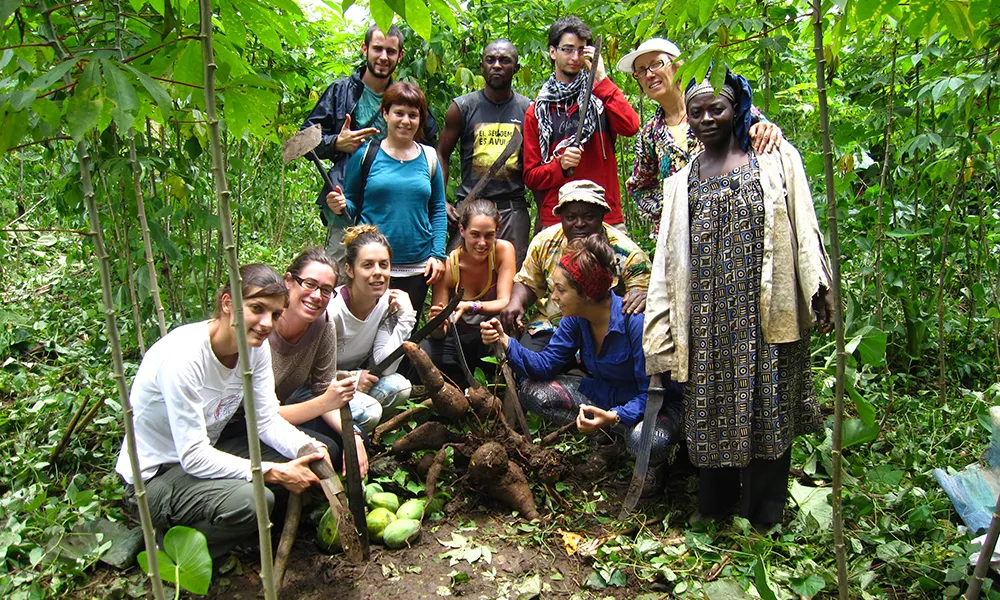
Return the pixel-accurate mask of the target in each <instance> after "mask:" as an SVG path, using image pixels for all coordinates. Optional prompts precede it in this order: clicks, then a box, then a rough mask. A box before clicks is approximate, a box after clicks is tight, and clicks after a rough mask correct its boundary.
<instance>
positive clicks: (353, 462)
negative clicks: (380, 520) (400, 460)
mask: <svg viewBox="0 0 1000 600" xmlns="http://www.w3.org/2000/svg"><path fill="white" fill-rule="evenodd" d="M364 375H365V372H364V371H361V373H359V374H358V380H359V381H360V380H361V379H362V378H363V377H364ZM348 376H349V374H348V373H346V372H343V371H342V372H340V373H337V379H343V378H344V377H348ZM340 435H341V437H342V438H343V461H344V471H345V472H346V473H347V500H348V504H349V505H350V508H351V514H352V515H354V526H355V527H356V528H357V530H358V539H359V540H360V542H361V554H362V556H363V557H364V559H366V560H367V559H368V555H369V554H368V520H367V518H366V517H365V491H364V489H363V487H362V485H361V467H360V466H358V447H357V445H356V442H355V441H354V417H353V415H351V405H350V403H347V404H345V405H343V406H341V407H340ZM323 491H324V492H326V488H325V487H324V489H323ZM341 539H343V537H341Z"/></svg>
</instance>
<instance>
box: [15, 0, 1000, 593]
mask: <svg viewBox="0 0 1000 600" xmlns="http://www.w3.org/2000/svg"><path fill="white" fill-rule="evenodd" d="M351 4H352V2H351V0H345V2H344V4H343V5H338V4H336V3H323V2H313V3H309V4H302V5H300V4H297V3H296V2H295V1H294V0H224V1H222V2H218V3H216V4H215V6H214V24H215V34H214V36H215V52H216V57H215V59H216V62H217V64H218V71H217V76H216V84H217V85H216V89H217V94H218V99H219V102H220V107H221V117H222V125H223V141H224V144H225V160H226V162H227V177H228V180H229V185H230V188H231V190H232V201H233V227H234V228H235V231H236V239H237V244H238V250H239V258H240V261H241V262H244V263H245V262H265V263H268V264H271V265H273V266H275V267H276V268H279V269H280V268H281V267H283V266H284V265H286V264H287V263H288V261H289V259H290V258H291V257H292V256H293V255H294V254H295V253H296V252H298V250H300V249H301V248H302V247H303V246H305V245H308V244H312V243H321V242H322V240H323V238H324V230H323V228H322V226H321V224H320V222H319V218H318V211H317V208H316V206H315V204H314V199H315V195H316V192H317V190H318V189H319V187H320V186H319V181H318V177H317V173H316V172H315V169H314V168H313V167H312V166H311V165H309V164H308V163H306V162H299V163H292V164H290V165H288V166H285V165H283V164H282V162H281V156H280V149H281V142H282V141H283V140H285V139H287V138H288V137H290V136H291V135H293V134H294V133H295V132H296V131H297V130H298V127H299V126H300V124H301V122H302V120H303V119H304V117H305V115H306V114H307V113H308V111H309V110H310V109H311V108H312V106H313V104H314V103H315V101H316V99H317V97H318V94H319V93H321V92H322V90H323V89H325V87H326V86H327V85H328V84H329V83H330V82H331V81H332V80H333V79H335V78H337V77H340V76H343V75H346V74H348V73H349V72H350V71H351V70H352V69H354V68H356V67H357V66H358V65H359V64H360V57H361V55H360V49H359V48H360V43H361V39H362V35H363V31H364V27H365V24H364V23H353V22H348V21H345V19H344V17H343V11H344V10H346V9H347V8H348V7H349V6H350V5H351ZM363 8H366V9H367V11H368V12H367V14H370V15H372V17H373V18H374V20H375V21H376V22H378V23H380V24H382V25H383V27H385V25H386V24H387V23H388V22H389V20H390V19H392V18H393V16H394V14H395V15H398V17H401V18H400V22H401V23H402V26H403V29H404V31H405V32H406V33H407V36H408V37H407V41H406V47H405V49H406V56H405V58H404V59H403V61H402V62H401V64H400V66H399V68H398V69H397V71H396V76H397V77H398V78H402V79H409V80H413V81H416V82H418V83H419V84H420V86H421V87H422V88H423V89H424V90H425V92H426V93H427V96H428V101H429V103H430V108H431V111H432V112H433V113H434V115H435V116H436V117H437V118H438V119H439V121H440V120H442V119H443V116H444V112H445V109H446V108H447V106H448V103H449V102H450V101H451V99H452V98H454V97H455V96H458V95H460V94H462V93H466V92H469V91H472V90H474V89H478V88H479V87H481V84H482V80H481V78H480V77H479V68H478V63H479V57H480V53H481V51H482V48H483V46H484V44H485V43H486V42H488V41H489V40H491V39H494V38H496V37H506V38H508V39H510V40H512V41H513V42H514V44H515V45H516V46H517V48H518V50H519V51H520V54H521V64H522V67H521V70H520V72H519V73H518V74H517V76H516V78H515V89H517V90H518V91H520V92H521V93H523V94H525V95H527V96H529V97H533V96H534V94H535V93H536V92H537V90H538V89H539V87H540V85H541V84H542V82H543V81H544V80H545V79H546V78H547V77H548V75H549V73H550V66H549V61H548V58H547V53H546V41H545V31H546V29H545V28H546V27H547V26H548V24H549V23H551V22H552V21H553V20H555V19H556V18H558V17H559V16H563V15H567V14H578V15H580V16H581V17H582V18H583V19H584V20H585V21H586V22H588V23H589V24H590V25H591V26H592V28H593V29H594V32H595V33H601V34H603V35H604V52H603V56H604V57H605V60H606V61H607V64H608V66H609V71H610V74H611V76H612V77H613V78H614V80H615V81H616V83H618V85H619V86H620V87H622V88H623V89H624V90H625V92H626V94H627V95H628V97H629V99H630V100H631V101H632V104H633V106H635V107H636V108H637V110H638V112H639V113H640V117H641V118H642V120H643V122H645V121H646V120H648V119H649V118H650V116H651V115H652V113H653V110H654V109H655V106H653V105H651V103H650V102H649V101H648V100H647V99H644V98H643V97H642V95H641V93H639V90H638V88H637V87H636V85H635V82H634V81H633V80H632V79H631V78H630V77H628V76H627V75H624V74H620V73H617V72H613V71H611V67H612V66H613V65H614V63H615V61H616V60H617V59H618V58H619V57H620V56H621V55H623V54H624V53H626V52H627V51H629V50H630V49H632V48H633V47H634V46H635V45H636V44H637V43H638V42H640V41H642V40H643V39H645V38H647V37H650V36H652V35H660V36H664V37H669V38H671V39H673V40H674V41H676V42H678V43H679V44H680V45H681V47H682V48H685V49H686V50H687V51H686V53H685V57H684V58H685V59H686V63H687V66H686V69H687V70H686V72H685V76H691V75H697V76H700V75H702V74H703V73H704V72H705V71H706V70H707V68H708V65H709V63H710V62H711V61H713V60H714V61H715V62H716V63H717V64H723V63H725V64H727V65H729V66H730V67H731V68H732V69H733V70H734V71H737V72H739V73H741V74H743V75H746V76H747V77H748V78H749V79H750V81H751V83H752V84H753V87H754V90H755V103H756V104H757V106H758V107H760V108H761V110H763V111H764V113H765V114H766V115H768V117H769V118H770V120H772V121H774V122H776V123H778V124H779V125H780V126H781V128H782V130H783V131H784V133H785V135H786V137H787V138H788V139H789V140H790V141H791V142H792V143H793V144H795V145H796V146H797V147H798V149H799V150H800V152H801V153H802V155H803V158H804V160H805V163H806V168H807V171H808V173H809V175H810V179H811V181H812V183H813V189H814V197H815V199H816V209H817V213H818V215H819V216H820V223H821V226H822V227H824V228H827V227H829V224H828V222H827V220H826V219H825V218H824V215H826V214H827V204H826V200H825V196H824V194H823V191H824V188H823V177H822V175H823V156H822V150H821V138H820V128H819V113H818V105H817V85H816V80H815V62H814V56H813V49H812V44H813V30H812V22H811V16H812V14H813V13H812V7H811V6H810V5H809V4H807V3H805V2H800V1H785V0H773V1H760V0H755V1H753V2H738V1H736V0H691V1H680V0H629V1H621V0H611V1H606V2H599V3H584V2H579V1H555V2H528V3H524V2H513V1H511V0H491V1H486V0H482V1H478V0H472V1H471V2H469V3H467V4H461V5H460V4H459V3H456V2H454V0H427V1H426V2H424V0H369V1H368V2H367V3H365V6H364V7H363ZM822 12H823V19H824V28H825V31H826V36H825V38H824V43H823V44H824V47H823V53H824V55H825V58H826V61H827V77H826V84H827V93H828V94H829V100H830V118H831V134H832V142H833V149H834V159H835V165H836V172H835V175H836V176H835V189H836V197H837V202H838V205H837V213H836V214H837V221H838V222H839V234H840V240H841V246H842V248H841V249H842V253H841V257H840V258H841V264H842V271H843V281H844V296H845V311H844V319H845V328H846V335H847V340H848V345H847V350H848V352H849V355H848V368H847V392H848V396H849V400H848V417H849V419H848V420H847V422H846V423H845V435H844V444H845V446H846V447H847V448H848V449H847V451H846V453H845V468H846V475H845V484H846V489H845V492H844V512H845V519H846V528H847V541H848V545H847V552H848V567H849V572H850V574H851V586H852V595H858V596H866V597H887V596H893V597H904V596H905V597H913V596H926V597H942V596H944V597H952V596H955V595H957V594H958V593H959V591H960V589H961V588H962V587H964V586H963V583H962V581H963V579H964V578H965V577H966V572H967V571H966V567H967V563H968V558H967V557H968V554H969V551H970V544H969V541H970V538H971V536H970V535H969V534H968V532H966V531H965V530H964V528H962V527H959V526H958V524H959V523H960V521H959V520H958V518H957V516H956V515H955V513H954V511H953V510H952V508H951V506H950V504H949V503H948V501H947V498H946V497H945V496H944V494H943V493H942V492H941V490H940V489H939V488H938V486H937V485H936V483H935V482H934V480H933V478H932V476H931V470H932V469H934V468H943V469H961V468H963V467H964V466H966V465H967V464H969V463H971V462H975V461H976V460H977V459H978V458H979V456H980V454H981V452H982V450H983V448H984V447H985V445H986V443H987V442H988V440H989V429H988V425H987V421H988V418H987V417H986V410H987V408H988V407H989V406H991V405H993V404H996V403H997V396H998V394H1000V387H998V384H997V373H998V367H1000V267H998V260H997V256H998V254H997V249H998V244H1000V213H998V204H997V203H996V202H995V201H994V198H995V196H996V193H997V190H998V187H1000V154H998V151H997V145H998V144H1000V126H998V121H1000V117H998V114H997V113H998V110H997V106H998V102H1000V99H998V98H997V95H998V80H997V76H998V73H1000V49H998V48H1000V43H998V42H1000V39H998V38H1000V29H998V25H1000V0H964V1H963V0H912V1H911V2H909V3H899V2H896V1H895V0H863V1H857V0H837V1H836V2H824V3H822ZM0 27H2V32H0V153H2V154H3V159H2V162H0V189H2V191H0V457H2V460H0V524H2V525H0V596H2V597H4V598H37V597H45V596H52V597H57V596H63V595H65V594H67V593H69V592H70V591H71V590H74V589H77V588H80V587H81V586H85V585H86V583H87V581H88V579H89V578H90V576H91V574H92V572H93V571H92V570H91V569H90V566H91V565H92V564H93V562H94V557H96V555H97V553H98V551H99V548H96V547H95V548H85V549H84V551H83V552H82V553H81V555H80V557H79V558H78V559H77V560H70V561H65V560H51V559H50V558H47V557H48V555H50V554H51V550H52V548H53V547H54V546H53V540H56V544H58V543H59V541H60V540H62V539H64V538H65V537H66V532H68V531H70V530H72V529H73V528H74V527H76V526H77V525H79V524H80V523H82V522H86V521H92V520H94V519H96V518H98V517H102V516H110V517H112V518H120V517H121V502H120V499H121V493H122V490H121V485H120V481H119V480H118V478H117V477H116V476H114V474H113V470H112V464H113V460H114V459H115V457H116V455H117V452H118V448H119V445H120V442H121V436H122V427H121V417H122V413H121V411H122V407H121V405H120V403H119V402H118V400H117V393H116V388H115V382H114V380H113V378H112V371H111V365H110V363H111V361H110V354H109V346H108V336H107V332H106V330H105V327H104V313H103V309H102V307H101V299H100V285H99V281H98V273H97V266H96V261H95V254H94V245H93V243H92V236H90V235H89V224H88V219H89V218H90V216H91V215H89V214H88V213H87V211H86V209H85V200H86V198H85V194H84V187H83V185H82V183H81V169H80V164H81V161H80V154H79V153H78V151H77V150H78V148H85V149H86V150H87V152H88V153H89V160H90V161H91V162H90V170H89V172H90V173H91V175H92V178H93V187H94V193H95V199H96V203H97V206H98V207H99V218H100V223H102V228H103V234H104V238H105V243H106V246H107V248H108V252H109V254H110V257H111V265H112V269H113V270H112V274H111V275H112V284H113V292H114V293H113V301H114V305H115V307H116V309H117V313H118V316H119V320H118V324H119V326H120V332H121V336H122V340H123V343H124V345H125V347H124V351H125V357H126V375H127V376H128V377H129V379H131V376H132V375H133V374H134V371H135V368H136V367H137V366H138V362H139V360H140V358H141V355H142V353H143V352H144V351H145V349H146V348H148V347H149V345H151V344H152V343H153V342H154V341H155V340H156V339H158V338H159V337H160V336H161V335H162V334H163V332H164V331H165V330H168V329H170V328H172V327H174V326H177V325H179V324H181V323H185V322H190V321H194V320H199V319H202V318H204V317H205V316H206V315H207V314H208V312H209V311H210V309H211V302H212V297H213V293H214V291H215V290H216V289H217V286H218V285H219V284H220V283H221V281H222V280H223V278H224V277H225V270H224V267H223V258H222V251H221V238H220V221H219V217H218V210H217V206H216V200H215V198H216V196H215V194H214V192H213V184H212V179H211V175H210V172H209V169H210V164H211V159H210V156H209V152H208V151H207V148H208V137H209V133H208V127H207V123H206V115H205V101H204V96H203V90H202V84H203V77H204V76H203V64H202V46H201V42H200V39H199V37H198V27H199V19H198V3H197V2H194V1H193V0H149V1H147V0H117V1H114V0H108V1H104V2H93V1H88V0H83V1H68V2H65V3H57V2H54V1H46V0H36V1H35V2H25V1H23V0H0ZM56 48H58V51H56ZM632 144H633V140H632V139H619V140H618V145H617V152H618V162H619V166H620V170H621V177H620V178H621V181H622V182H624V180H625V179H626V178H627V176H628V173H629V172H630V170H631V165H632ZM455 158H456V160H457V153H456V157H455ZM454 172H458V170H457V169H455V170H454ZM454 186H455V181H454V178H453V181H452V182H451V189H452V190H453V189H454ZM624 203H625V204H626V209H629V208H631V207H630V206H629V203H628V201H627V200H626V201H625V202H624ZM627 220H628V224H629V226H630V228H631V230H632V237H633V239H636V240H640V241H642V243H644V244H646V247H647V248H649V247H650V241H649V240H648V230H649V227H648V224H646V223H643V222H642V221H641V219H640V217H639V216H638V215H637V214H636V213H635V212H634V210H630V211H628V214H627ZM144 222H145V223H144ZM144 230H148V238H147V239H144V235H143V234H144V233H145V231H144ZM144 242H145V243H144ZM814 355H815V358H816V362H815V364H816V372H817V375H818V376H819V377H818V378H817V383H818V387H819V389H820V393H821V396H822V397H823V398H825V399H826V401H827V404H829V400H830V398H831V397H832V395H833V375H834V369H833V359H834V349H833V343H832V337H829V336H816V337H815V338H814ZM830 449H831V437H830V430H829V428H828V429H827V431H826V432H825V434H818V435H813V436H809V437H808V438H805V439H803V440H802V442H801V443H800V444H799V445H798V446H797V447H796V450H795V457H794V461H793V464H794V465H796V466H797V467H799V468H801V469H802V472H803V473H802V476H803V477H804V478H806V479H809V480H811V481H812V485H819V486H820V487H819V488H807V489H809V490H814V489H819V490H827V491H828V487H826V486H825V483H826V482H828V481H829V479H830V473H831V467H830V456H831V453H830ZM798 485H799V484H798V483H794V484H793V490H792V491H793V496H795V497H796V500H797V501H798V504H799V506H800V507H802V509H801V511H800V514H799V517H797V518H796V523H795V524H794V525H793V526H790V527H788V529H787V531H786V532H785V533H783V534H782V535H781V536H780V537H779V538H777V539H774V540H762V539H761V538H759V537H757V538H754V539H753V540H752V541H751V540H750V538H745V539H744V538H739V539H743V542H742V543H743V546H741V547H742V548H743V550H744V551H743V552H742V553H739V555H738V557H737V558H736V559H734V561H733V562H732V563H731V565H730V566H729V567H727V569H729V571H730V572H732V574H733V575H735V576H737V578H738V579H739V580H740V581H744V582H746V585H747V586H750V585H754V586H756V588H757V589H758V593H760V595H761V597H767V595H766V594H765V593H764V592H761V590H762V589H768V588H773V589H774V590H775V592H774V593H776V594H777V596H778V597H787V596H788V595H789V594H791V593H792V592H794V593H796V594H800V595H805V596H811V595H813V594H816V593H821V594H822V593H830V591H831V590H833V589H835V587H836V584H835V582H836V577H835V570H834V566H833V553H832V551H831V550H830V548H831V534H830V531H829V523H830V520H829V519H830V515H829V505H828V503H827V499H826V493H823V494H819V495H809V494H810V493H807V492H802V491H801V490H799V495H798V496H796V487H795V486H798ZM802 487H804V486H802ZM733 535H736V536H737V537H738V536H739V534H738V533H736V534H733ZM654 539H655V538H654ZM689 542H690V543H689V546H690V550H691V552H692V553H693V554H692V555H693V556H696V557H697V560H698V561H702V560H706V561H707V560H709V559H710V557H711V556H712V553H713V552H715V553H716V556H717V552H718V550H719V549H718V547H717V546H715V545H713V544H720V543H721V542H719V540H715V541H714V542H713V541H712V540H708V541H705V540H702V541H701V543H700V544H699V543H698V540H694V542H691V541H690V540H689ZM632 549H633V550H634V551H635V552H637V553H638V554H637V557H634V558H633V560H638V561H639V562H642V563H643V564H644V565H645V567H644V568H645V570H639V571H637V572H638V573H639V574H640V578H642V577H647V578H650V579H652V578H654V577H659V578H661V579H662V578H664V577H665V578H666V579H667V580H669V581H674V580H676V578H677V573H681V572H683V571H684V569H682V568H681V567H682V566H683V565H685V564H687V565H688V566H690V560H691V558H690V556H688V557H671V554H670V553H669V552H666V550H664V549H662V548H660V549H659V550H658V549H657V548H655V547H652V546H650V545H649V544H646V546H645V547H644V549H642V550H641V551H640V550H637V549H636V548H635V547H634V545H633V547H632ZM661 551H662V552H661ZM655 557H660V558H662V560H659V561H657V560H656V558H655ZM602 560H604V561H605V563H606V566H607V565H610V569H611V570H606V571H604V573H605V574H611V575H613V570H614V568H617V567H616V564H614V563H613V560H612V558H611V557H609V556H603V557H602ZM671 575H673V576H674V578H673V579H671ZM761 578H763V579H761ZM605 579H607V580H609V581H605V583H609V582H610V583H612V584H613V581H610V580H611V579H612V577H611V576H609V577H606V578H605ZM116 589H117V588H116ZM699 590H700V588H699V587H698V585H697V584H696V583H695V584H691V585H685V586H684V589H678V588H677V587H675V588H674V593H675V594H677V595H680V596H684V595H685V594H694V595H697V594H698V593H699ZM119 591H120V590H119ZM768 591H769V590H768ZM94 593H95V594H96V595H98V596H101V595H102V593H100V592H94Z"/></svg>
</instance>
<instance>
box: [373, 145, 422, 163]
mask: <svg viewBox="0 0 1000 600" xmlns="http://www.w3.org/2000/svg"><path fill="white" fill-rule="evenodd" d="M383 144H385V142H383ZM414 148H417V149H419V148H420V146H418V145H417V143H416V142H410V145H409V146H408V147H406V148H404V149H399V148H394V147H392V146H389V145H388V144H385V145H383V146H382V149H383V150H385V153H386V154H388V155H389V156H391V157H392V158H393V159H395V160H398V161H399V164H403V163H404V162H406V161H407V160H412V159H414V158H416V155H415V154H414V155H413V156H410V154H412V153H413V149H414Z"/></svg>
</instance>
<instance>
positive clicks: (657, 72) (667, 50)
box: [616, 38, 782, 239]
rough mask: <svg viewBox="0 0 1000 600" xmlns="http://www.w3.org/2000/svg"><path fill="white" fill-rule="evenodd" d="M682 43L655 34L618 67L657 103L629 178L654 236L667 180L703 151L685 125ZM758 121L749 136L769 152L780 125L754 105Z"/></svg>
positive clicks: (757, 146) (638, 141)
mask: <svg viewBox="0 0 1000 600" xmlns="http://www.w3.org/2000/svg"><path fill="white" fill-rule="evenodd" d="M680 54H681V51H680V48H678V47H677V45H676V44H674V43H673V42H671V41H670V40H667V39H664V38H651V39H648V40H646V41H645V42H643V43H642V44H640V45H639V47H638V48H636V49H635V50H633V51H632V52H629V53H628V54H626V55H625V56H623V57H622V58H621V60H619V61H618V64H617V65H616V67H617V69H618V70H619V71H621V72H623V73H629V74H631V75H632V78H633V79H635V80H636V82H638V84H639V88H640V89H642V92H643V93H644V94H646V96H647V97H648V98H649V99H650V100H653V101H654V102H656V103H657V104H658V105H659V106H657V108H656V112H655V113H654V114H653V117H652V118H651V119H650V120H649V122H648V123H646V124H645V125H644V126H643V128H642V129H641V130H640V131H639V135H638V136H637V137H636V140H635V163H634V165H633V167H632V175H631V176H630V177H629V178H628V181H626V182H625V191H626V193H628V195H629V196H630V197H631V198H632V201H633V202H635V205H636V208H638V210H639V212H640V213H641V214H642V215H643V216H645V217H646V218H647V219H649V221H650V223H652V224H653V226H654V229H653V232H652V235H651V237H653V238H654V239H655V238H656V232H657V231H658V230H659V227H660V211H661V210H662V208H663V182H664V181H666V179H667V178H668V177H670V176H671V175H673V174H674V173H676V172H677V171H680V170H681V169H683V168H684V166H685V165H687V164H688V162H689V161H690V160H691V158H692V157H693V156H694V155H695V154H698V152H700V151H701V144H700V142H698V140H697V139H696V138H695V136H694V133H693V132H692V131H691V129H690V128H689V127H688V124H687V112H686V111H685V106H684V91H683V89H682V88H681V82H680V81H677V77H676V76H677V68H678V67H679V66H680V64H681V63H680V61H678V60H677V58H678V57H679V56H680ZM751 115H752V119H753V121H754V124H753V125H752V126H751V128H750V138H751V140H753V146H754V150H756V152H757V153H758V154H766V153H768V152H770V151H771V150H773V149H774V148H777V146H778V144H779V143H780V142H781V138H782V135H781V129H779V128H778V126H777V125H775V124H773V123H769V122H768V121H767V119H765V118H764V116H763V115H762V114H761V113H760V111H758V110H757V108H756V107H751Z"/></svg>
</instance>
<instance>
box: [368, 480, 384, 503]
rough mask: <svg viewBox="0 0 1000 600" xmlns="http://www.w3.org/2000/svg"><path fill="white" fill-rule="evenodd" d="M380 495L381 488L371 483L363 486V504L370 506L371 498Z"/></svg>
mask: <svg viewBox="0 0 1000 600" xmlns="http://www.w3.org/2000/svg"><path fill="white" fill-rule="evenodd" d="M381 493H382V486H381V485H379V484H377V483H375V482H372V483H369V484H368V485H366V486H365V504H367V505H369V506H371V503H372V496H374V495H375V494H381Z"/></svg>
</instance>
